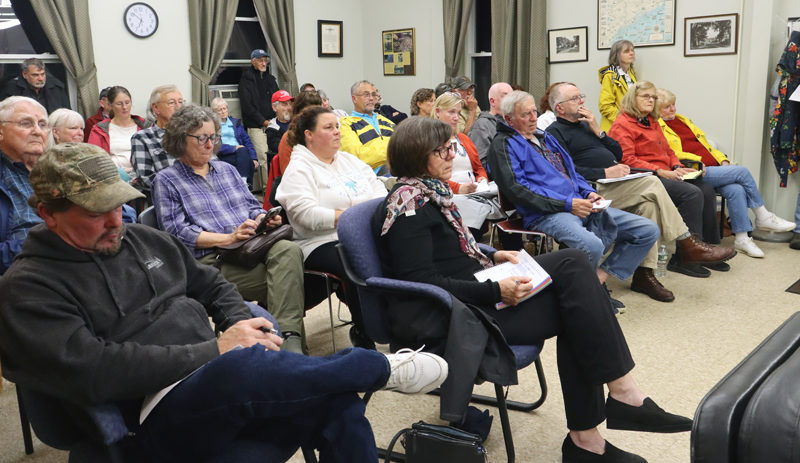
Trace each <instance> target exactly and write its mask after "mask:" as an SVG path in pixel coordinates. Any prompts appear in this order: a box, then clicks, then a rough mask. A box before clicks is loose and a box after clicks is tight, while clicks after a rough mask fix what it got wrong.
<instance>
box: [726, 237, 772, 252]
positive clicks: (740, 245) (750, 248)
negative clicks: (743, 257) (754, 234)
mask: <svg viewBox="0 0 800 463" xmlns="http://www.w3.org/2000/svg"><path fill="white" fill-rule="evenodd" d="M733 247H734V248H735V249H736V250H737V251H739V252H743V253H745V254H747V255H748V256H750V257H764V251H762V250H761V248H759V247H758V246H756V243H755V242H754V241H753V238H750V237H749V236H748V237H747V238H742V239H736V240H735V241H734V242H733Z"/></svg>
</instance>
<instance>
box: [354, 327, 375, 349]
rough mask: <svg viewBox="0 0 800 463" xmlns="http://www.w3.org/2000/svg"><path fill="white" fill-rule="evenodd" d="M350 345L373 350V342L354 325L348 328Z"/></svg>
mask: <svg viewBox="0 0 800 463" xmlns="http://www.w3.org/2000/svg"><path fill="white" fill-rule="evenodd" d="M350 344H352V345H353V347H360V348H362V349H369V350H375V342H374V341H373V340H372V339H370V338H369V336H367V334H366V333H364V332H363V331H361V330H360V329H358V327H356V325H353V326H351V327H350Z"/></svg>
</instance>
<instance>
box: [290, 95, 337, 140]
mask: <svg viewBox="0 0 800 463" xmlns="http://www.w3.org/2000/svg"><path fill="white" fill-rule="evenodd" d="M325 113H333V111H331V110H330V108H324V107H322V106H319V105H312V106H309V107H307V108H305V109H304V110H302V111H301V112H300V114H298V115H294V116H292V123H291V124H290V125H289V130H287V132H286V143H288V144H289V146H291V147H294V146H295V145H303V146H306V130H310V131H312V132H313V131H314V128H315V127H316V126H317V120H318V119H319V115H320V114H325Z"/></svg>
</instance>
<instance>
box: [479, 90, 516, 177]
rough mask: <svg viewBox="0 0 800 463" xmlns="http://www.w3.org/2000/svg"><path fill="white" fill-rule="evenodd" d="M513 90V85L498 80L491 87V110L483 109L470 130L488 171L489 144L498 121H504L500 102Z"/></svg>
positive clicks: (482, 162)
mask: <svg viewBox="0 0 800 463" xmlns="http://www.w3.org/2000/svg"><path fill="white" fill-rule="evenodd" d="M511 90H513V89H512V88H511V86H510V85H508V84H507V83H505V82H497V83H496V84H494V85H492V86H491V87H489V110H488V111H482V112H481V113H480V115H478V120H476V121H475V123H474V124H472V128H471V129H470V130H469V134H468V135H469V138H470V140H472V142H473V143H475V148H477V149H478V156H479V157H480V158H481V164H483V167H484V168H485V169H487V172H488V167H489V166H488V165H487V163H488V161H487V158H486V157H487V156H488V154H489V146H491V144H492V139H493V138H494V135H495V134H496V133H497V121H500V122H503V113H502V112H500V102H501V101H503V97H505V96H506V95H508V94H509V93H510V92H511ZM490 175H491V174H490Z"/></svg>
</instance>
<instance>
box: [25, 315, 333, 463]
mask: <svg viewBox="0 0 800 463" xmlns="http://www.w3.org/2000/svg"><path fill="white" fill-rule="evenodd" d="M247 304H248V306H249V307H250V310H251V312H252V313H253V316H255V317H264V318H266V319H268V320H270V321H271V322H272V323H273V324H274V325H275V327H276V329H278V330H280V328H279V327H278V324H277V322H276V321H275V319H274V318H273V317H272V315H271V314H270V313H269V312H267V311H266V310H265V309H263V308H261V307H259V306H258V305H256V304H252V303H249V302H248V303H247ZM16 387H17V397H18V400H19V409H20V418H21V419H22V430H23V438H24V441H25V453H26V454H31V453H33V445H32V443H31V438H30V426H32V427H33V430H34V432H35V433H36V436H37V437H38V438H39V440H41V441H42V442H43V443H45V444H46V445H48V446H50V447H53V448H57V449H60V450H67V451H69V453H70V454H69V461H70V463H80V462H91V463H96V462H112V463H124V462H136V461H147V460H148V458H147V456H146V455H141V454H140V452H139V451H138V449H136V448H135V446H133V445H130V439H129V437H128V436H129V431H130V430H129V429H128V427H127V425H126V424H125V421H124V419H123V417H122V412H121V411H120V410H119V408H118V407H117V406H116V404H113V403H109V404H101V405H93V406H89V407H80V406H77V405H74V404H68V403H65V402H64V401H62V400H60V399H56V398H55V397H52V396H49V395H47V394H44V393H42V392H38V391H34V390H32V389H28V388H25V387H23V386H20V385H19V384H17V385H16ZM29 422H30V425H29V424H28V423H29ZM302 452H303V456H304V458H305V461H306V463H316V462H317V459H316V455H315V454H314V451H313V450H312V449H306V448H303V449H302ZM293 454H294V451H292V452H290V453H288V454H287V452H286V451H285V450H279V449H277V448H276V447H275V446H272V445H269V444H266V443H263V442H260V441H255V440H248V439H239V440H236V441H234V443H233V444H232V445H231V446H230V447H229V448H228V449H225V452H224V455H220V456H217V457H213V458H212V459H210V460H207V461H208V462H209V463H212V462H229V461H235V462H243V463H250V462H252V463H256V462H258V463H263V462H266V461H286V460H288V459H289V458H291V457H292V455H293Z"/></svg>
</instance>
